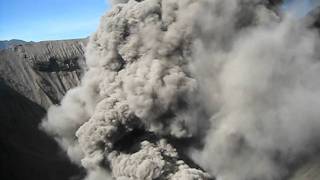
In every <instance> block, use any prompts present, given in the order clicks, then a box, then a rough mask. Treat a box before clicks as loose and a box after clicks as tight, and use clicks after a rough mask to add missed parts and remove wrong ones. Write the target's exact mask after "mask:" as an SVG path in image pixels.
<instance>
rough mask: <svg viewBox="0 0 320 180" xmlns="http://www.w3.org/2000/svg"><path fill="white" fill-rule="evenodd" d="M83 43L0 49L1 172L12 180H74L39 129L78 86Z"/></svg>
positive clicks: (74, 170) (67, 165)
mask: <svg viewBox="0 0 320 180" xmlns="http://www.w3.org/2000/svg"><path fill="white" fill-rule="evenodd" d="M85 44H86V40H85V39H81V40H67V41H49V42H40V43H28V44H24V45H18V46H14V47H13V48H10V49H6V50H1V51H0V174H1V179H11V180H22V179H32V180H43V179H48V180H58V179H59V180H66V179H70V178H71V177H73V178H74V179H77V178H78V176H79V174H81V170H80V169H79V168H78V167H77V166H75V165H73V164H72V163H71V162H69V161H68V160H67V158H65V157H64V156H65V155H64V154H63V153H62V152H61V151H60V150H59V147H58V145H57V144H56V142H55V141H54V140H53V139H52V137H49V136H47V135H46V134H45V133H44V132H42V131H40V130H39V128H38V125H39V123H40V121H41V119H42V118H43V117H44V115H45V113H46V109H47V108H48V107H49V106H50V105H51V104H55V103H59V100H60V99H61V98H62V96H63V95H64V94H65V92H66V91H67V90H68V89H70V88H72V87H74V86H76V85H78V84H79V79H80V76H81V72H82V69H81V65H82V64H83V62H84V47H85Z"/></svg>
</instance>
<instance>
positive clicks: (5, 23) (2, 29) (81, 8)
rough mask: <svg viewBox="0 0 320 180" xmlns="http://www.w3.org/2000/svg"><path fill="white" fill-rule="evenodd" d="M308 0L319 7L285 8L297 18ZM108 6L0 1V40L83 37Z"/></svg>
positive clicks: (78, 0) (101, 0)
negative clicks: (290, 10) (296, 15)
mask: <svg viewBox="0 0 320 180" xmlns="http://www.w3.org/2000/svg"><path fill="white" fill-rule="evenodd" d="M311 1H313V3H318V4H320V3H319V2H320V0H288V2H287V6H286V9H293V10H294V12H295V13H296V14H298V15H300V16H301V15H303V14H305V13H306V12H307V11H309V10H310V9H311V8H312V6H313V7H314V6H315V5H314V4H313V5H312V2H311ZM292 4H295V6H293V5H292ZM109 7H110V6H109V5H108V4H107V0H0V40H9V39H22V40H26V41H40V40H56V39H72V38H82V37H86V36H89V35H90V34H91V33H92V32H94V31H95V29H96V28H97V26H98V23H99V19H100V16H101V15H102V14H103V13H104V12H105V10H106V9H108V8H109Z"/></svg>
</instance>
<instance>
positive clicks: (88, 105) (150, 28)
mask: <svg viewBox="0 0 320 180" xmlns="http://www.w3.org/2000/svg"><path fill="white" fill-rule="evenodd" d="M275 2H276V1H272V3H271V2H270V1H266V0H239V1H235V0H144V1H134V0H130V1H113V4H114V6H113V8H112V10H111V11H110V12H108V13H107V14H106V15H104V16H103V17H102V19H101V23H100V26H99V29H98V30H97V32H96V33H95V34H94V35H92V36H91V38H90V41H89V44H88V47H87V52H86V59H87V66H88V71H87V72H86V74H85V75H84V77H83V79H82V83H81V86H80V87H77V88H75V89H73V90H70V91H69V92H68V93H67V94H66V96H65V98H64V99H63V101H62V102H61V105H59V106H53V107H51V108H50V109H49V111H48V117H47V118H46V119H45V120H44V121H43V123H42V126H43V128H44V129H45V130H46V131H47V132H48V133H50V134H52V135H53V136H54V137H55V138H56V140H57V141H58V142H59V143H60V144H61V146H62V148H63V149H65V150H66V152H67V154H68V156H69V157H70V159H71V160H72V161H73V162H75V163H78V164H79V165H81V166H83V167H84V168H86V169H87V170H88V176H87V177H86V179H88V180H99V179H111V178H113V179H117V180H149V179H150V180H151V179H172V180H178V179H179V180H185V179H203V180H206V179H211V178H212V177H216V178H217V179H218V180H234V179H238V180H254V179H259V180H277V179H283V178H284V177H286V176H288V175H289V173H290V172H291V167H292V166H295V165H296V164H297V163H298V162H299V163H300V162H301V161H303V159H305V158H308V157H312V156H313V155H314V154H315V153H316V152H317V150H318V147H317V146H318V144H319V142H318V141H317V140H318V139H319V138H320V137H319V136H320V120H319V117H320V111H318V107H319V105H320V81H319V78H318V77H320V64H319V61H318V57H319V56H318V55H317V48H318V43H319V37H318V34H317V33H316V32H314V31H313V30H310V29H307V28H305V27H304V26H305V25H304V24H303V23H300V22H298V21H296V20H295V19H293V18H291V17H289V16H286V15H285V14H284V13H280V12H279V11H278V10H277V9H276V8H275V7H273V6H274V4H275ZM282 14H284V15H282ZM190 159H193V161H194V162H195V163H197V164H195V163H193V162H192V161H191V160H190ZM205 171H206V172H205Z"/></svg>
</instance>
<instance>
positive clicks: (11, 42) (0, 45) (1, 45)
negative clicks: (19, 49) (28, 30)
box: [0, 39, 32, 50]
mask: <svg viewBox="0 0 320 180" xmlns="http://www.w3.org/2000/svg"><path fill="white" fill-rule="evenodd" d="M26 43H32V42H26V41H23V40H20V39H11V40H4V41H0V50H1V49H8V48H10V47H13V46H15V45H22V44H26Z"/></svg>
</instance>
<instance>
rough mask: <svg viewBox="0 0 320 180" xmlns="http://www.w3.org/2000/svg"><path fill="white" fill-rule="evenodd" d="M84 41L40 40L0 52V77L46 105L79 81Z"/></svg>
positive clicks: (29, 97)
mask: <svg viewBox="0 0 320 180" xmlns="http://www.w3.org/2000/svg"><path fill="white" fill-rule="evenodd" d="M85 42H86V40H67V41H44V42H39V43H29V44H25V45H18V46H15V47H13V48H10V49H7V50H2V51H1V53H0V59H1V61H0V77H1V78H2V79H4V81H5V82H6V83H7V84H8V85H9V86H10V87H11V88H13V89H15V90H16V91H18V92H19V93H20V94H22V95H23V96H25V97H27V98H28V99H30V100H31V101H33V102H35V103H37V104H39V105H41V106H42V107H44V108H48V107H49V106H50V105H51V104H56V103H58V102H59V100H60V99H61V98H62V96H63V95H64V94H65V92H66V91H67V90H68V89H70V88H71V87H74V86H76V85H77V84H78V83H79V82H80V73H81V66H82V64H84V56H83V54H84V50H83V49H84V45H85Z"/></svg>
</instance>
